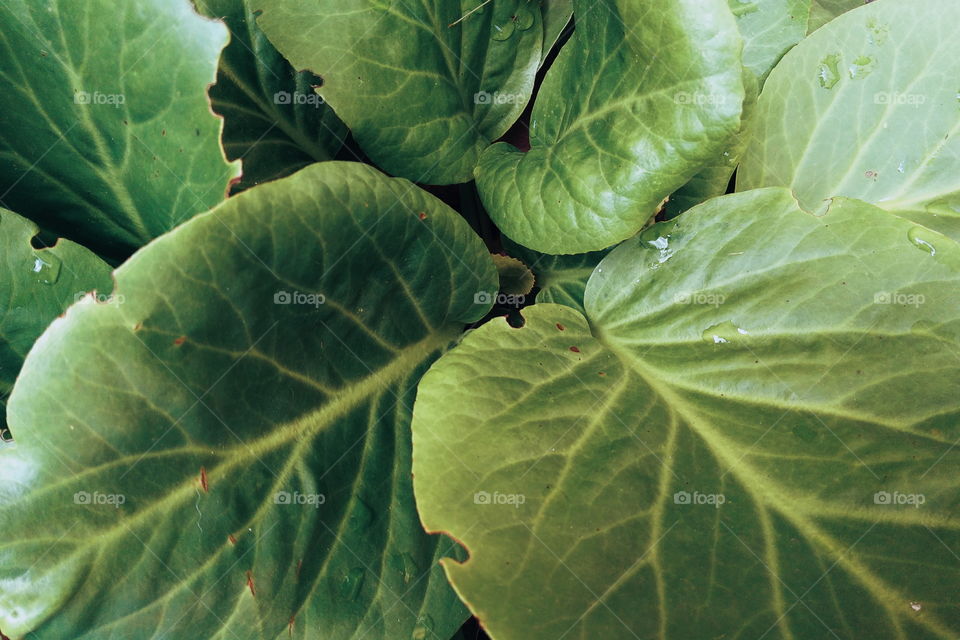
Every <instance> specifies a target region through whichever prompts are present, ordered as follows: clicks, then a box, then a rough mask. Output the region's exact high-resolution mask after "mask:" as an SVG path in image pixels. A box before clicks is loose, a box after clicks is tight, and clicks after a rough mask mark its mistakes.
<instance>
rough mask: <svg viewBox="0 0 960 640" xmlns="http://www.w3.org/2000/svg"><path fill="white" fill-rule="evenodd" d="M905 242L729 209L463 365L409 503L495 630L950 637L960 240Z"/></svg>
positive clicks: (679, 231) (702, 216) (758, 198)
mask: <svg viewBox="0 0 960 640" xmlns="http://www.w3.org/2000/svg"><path fill="white" fill-rule="evenodd" d="M911 227H912V225H911V223H909V222H907V221H905V220H903V219H901V218H898V217H895V216H891V215H889V214H887V213H885V212H883V211H881V210H879V209H876V208H874V207H872V206H871V205H868V204H865V203H862V202H858V201H855V200H844V199H838V200H835V201H834V203H833V205H832V207H831V209H830V210H829V211H828V212H827V213H826V214H825V215H824V216H823V217H819V218H818V217H814V216H813V215H810V214H809V213H807V212H804V211H802V210H800V209H799V208H798V207H797V204H796V202H795V201H794V200H793V198H792V196H791V194H790V193H789V192H788V191H787V190H785V189H764V190H758V191H752V192H748V193H743V194H736V195H734V196H728V197H725V198H719V199H715V200H712V201H711V202H709V203H707V204H705V205H703V206H701V207H698V208H697V209H694V210H692V211H690V212H689V213H687V214H684V215H683V216H681V217H680V218H678V219H677V220H676V221H673V222H670V223H664V224H660V225H657V226H655V227H653V228H651V230H649V231H648V232H645V233H644V234H642V235H641V236H640V237H638V238H635V239H632V240H630V241H628V242H626V243H624V244H623V245H621V246H620V247H618V248H617V249H615V250H614V251H613V252H611V254H610V255H609V256H608V257H607V258H605V259H604V261H603V262H602V263H601V264H600V266H599V267H598V268H597V270H596V272H595V273H594V275H593V276H592V277H591V279H590V282H589V283H588V285H587V291H586V303H585V306H586V316H584V315H582V314H580V313H578V312H577V311H575V310H573V309H570V308H568V307H565V306H558V305H536V306H534V307H531V308H529V309H525V310H524V312H523V313H524V316H525V318H526V325H525V326H524V327H523V328H522V329H514V328H512V327H509V326H507V325H506V324H505V323H502V322H494V323H490V324H487V325H485V326H483V327H481V328H480V329H478V330H477V331H474V332H472V333H470V334H469V335H467V336H466V338H465V339H464V341H463V342H462V343H461V344H460V345H459V346H458V347H456V348H455V349H453V350H452V351H451V352H449V353H448V354H446V355H444V356H443V357H442V358H441V359H440V360H439V361H438V362H437V363H436V364H435V365H434V366H433V367H432V368H431V370H430V371H429V372H428V373H427V375H426V376H425V377H424V379H423V382H422V383H421V386H420V390H419V394H418V398H417V404H416V407H415V411H414V426H413V429H414V459H415V463H414V473H415V489H416V494H417V503H418V506H419V508H420V512H421V515H422V517H423V520H424V523H425V525H426V526H427V528H428V529H430V530H442V531H449V532H450V533H451V534H452V535H454V536H456V537H457V538H458V539H459V540H461V541H462V542H463V543H464V544H465V546H466V547H467V549H468V551H469V553H470V559H469V560H468V561H467V562H466V563H463V564H459V563H456V562H448V561H445V566H446V569H447V572H448V575H449V576H450V578H451V580H452V582H453V584H454V586H455V588H456V589H457V590H458V592H459V593H460V594H461V595H462V597H463V598H464V599H465V601H466V602H467V603H468V605H469V606H470V607H471V609H472V610H473V611H474V613H476V614H477V615H478V616H479V617H480V619H481V620H482V621H483V622H484V625H485V626H486V627H487V628H488V629H489V630H490V632H491V634H492V636H493V637H495V638H497V640H513V639H523V640H541V639H542V640H555V639H556V638H561V637H562V638H567V637H573V638H633V637H637V638H652V637H661V638H672V639H676V640H686V639H688V638H690V639H692V638H707V637H710V638H715V637H730V638H760V637H763V638H775V639H784V640H786V639H789V638H793V639H797V638H825V637H830V638H833V637H837V638H868V637H869V638H891V639H893V638H898V639H903V638H910V639H911V640H915V639H916V640H926V639H933V638H938V639H948V638H955V637H957V635H958V633H960V614H958V611H957V608H956V606H955V604H954V601H955V593H956V591H957V589H958V587H960V561H958V560H957V553H958V550H960V526H958V523H957V519H956V512H957V508H958V507H960V480H958V478H957V474H956V467H957V464H958V463H960V452H958V450H957V448H956V447H955V443H956V441H957V438H958V437H960V429H958V424H960V421H958V418H960V293H958V292H960V246H958V245H957V244H956V243H954V242H953V241H951V240H949V239H947V238H945V237H943V236H939V241H938V242H937V252H936V254H935V255H931V254H930V253H928V252H925V251H920V250H918V249H917V248H916V247H914V246H912V244H911V241H910V238H909V236H910V233H911ZM467 381H469V384H466V382H467ZM462 451H469V452H470V454H469V455H468V456H467V455H460V456H456V455H454V454H453V453H451V452H462Z"/></svg>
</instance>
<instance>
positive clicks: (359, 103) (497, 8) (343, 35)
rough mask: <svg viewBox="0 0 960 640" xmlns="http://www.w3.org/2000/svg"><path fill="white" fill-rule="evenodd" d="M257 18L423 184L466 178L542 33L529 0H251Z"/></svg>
mask: <svg viewBox="0 0 960 640" xmlns="http://www.w3.org/2000/svg"><path fill="white" fill-rule="evenodd" d="M250 4H251V6H253V7H255V8H257V9H262V11H263V15H262V16H261V17H260V18H259V24H260V26H261V27H262V28H263V30H264V32H265V33H266V34H267V36H268V37H269V38H270V40H271V41H272V42H273V43H274V44H275V45H276V47H277V49H279V50H280V52H281V53H283V55H284V56H286V57H287V59H289V60H290V62H292V63H293V65H294V66H295V67H296V68H297V69H309V70H310V71H312V72H314V73H316V74H318V75H319V76H321V77H322V78H323V86H322V87H321V88H320V89H319V93H320V95H322V96H323V98H324V100H326V101H327V102H328V103H329V104H330V105H331V106H332V107H333V108H334V110H335V111H336V112H337V115H339V116H340V118H342V119H343V121H344V122H346V123H347V126H349V127H350V131H351V132H352V133H353V135H354V137H355V138H356V139H357V142H358V143H359V144H360V146H361V147H362V148H363V150H364V151H365V152H366V154H367V155H368V156H370V158H371V159H372V160H373V161H374V162H375V163H377V164H378V165H379V166H381V167H383V168H384V169H385V170H386V171H389V172H390V173H393V174H396V175H401V176H404V177H406V178H410V179H411V180H414V181H416V182H426V183H430V184H450V183H456V182H467V181H468V180H470V178H471V176H472V172H473V168H474V166H476V163H477V159H478V158H479V156H480V152H481V151H482V150H483V149H484V148H485V147H486V146H487V145H489V144H490V142H491V141H492V140H495V139H496V138H499V137H500V136H501V135H503V134H504V133H505V132H506V131H507V129H508V128H509V127H510V125H511V124H513V123H514V121H516V119H517V118H518V117H519V116H520V113H521V112H522V111H523V109H524V106H525V105H526V104H527V101H528V100H529V99H530V93H531V92H532V91H533V82H534V76H535V74H536V71H537V67H538V66H539V63H540V54H541V47H542V43H543V38H544V31H543V26H542V18H541V15H540V8H539V5H538V4H537V3H535V2H529V1H528V0H506V1H501V0H497V2H488V1H483V0H457V1H451V0H424V1H417V2H407V1H405V0H404V1H397V0H393V1H390V2H385V1H384V0H252V1H251V2H250Z"/></svg>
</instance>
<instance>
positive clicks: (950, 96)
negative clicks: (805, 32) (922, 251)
mask: <svg viewBox="0 0 960 640" xmlns="http://www.w3.org/2000/svg"><path fill="white" fill-rule="evenodd" d="M958 22H960V3H957V2H953V1H952V0H914V1H911V2H900V1H899V0H877V1H876V2H872V3H870V4H869V5H867V6H864V7H862V8H860V9H856V10H854V11H850V12H849V13H846V14H844V15H842V16H840V17H839V18H837V19H836V20H834V21H832V22H830V23H829V24H828V25H827V26H825V27H823V28H822V29H820V30H818V31H817V32H816V33H814V34H813V35H811V36H810V37H809V38H807V39H806V40H804V41H803V42H801V43H800V44H799V45H797V46H796V47H795V48H794V49H793V50H792V51H790V53H788V54H787V55H786V56H785V57H784V59H783V61H781V63H780V64H779V65H777V68H776V69H774V71H773V73H771V74H770V77H769V79H768V80H767V83H766V85H765V86H764V89H763V93H762V94H761V96H760V101H759V104H758V106H757V113H756V117H755V123H754V125H753V133H752V135H753V138H752V142H751V144H750V147H749V148H748V150H747V152H746V154H745V156H744V159H743V164H742V166H741V169H740V173H739V174H738V179H737V187H738V189H741V190H746V189H753V188H757V187H766V186H789V187H790V188H791V189H792V190H793V191H794V193H796V194H797V197H798V198H799V199H800V202H801V203H802V204H803V205H804V206H805V207H807V208H809V209H815V208H817V207H819V206H820V203H821V201H822V200H823V199H825V198H830V197H832V196H848V197H852V198H859V199H861V200H865V201H868V202H872V203H874V204H876V205H877V206H879V207H881V208H883V209H886V210H887V211H892V212H894V213H896V214H898V215H901V216H904V217H906V218H909V219H911V220H913V221H915V222H918V223H920V224H923V225H925V226H929V227H931V228H933V229H935V230H937V231H940V232H942V233H946V234H948V235H950V236H951V237H953V238H954V239H960V172H958V171H957V170H956V167H957V163H958V161H960V137H958V136H957V135H956V132H957V130H958V129H960V108H958V100H957V95H958V93H957V88H958V86H960V85H958V84H957V78H958V77H960V42H958V40H957V38H956V37H955V35H954V33H953V28H954V25H956V24H957V23H958Z"/></svg>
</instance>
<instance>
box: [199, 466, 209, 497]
mask: <svg viewBox="0 0 960 640" xmlns="http://www.w3.org/2000/svg"><path fill="white" fill-rule="evenodd" d="M200 486H201V487H203V492H204V493H210V484H209V483H208V482H207V469H206V467H200Z"/></svg>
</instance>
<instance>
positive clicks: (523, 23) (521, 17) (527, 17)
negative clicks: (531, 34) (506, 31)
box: [513, 7, 536, 31]
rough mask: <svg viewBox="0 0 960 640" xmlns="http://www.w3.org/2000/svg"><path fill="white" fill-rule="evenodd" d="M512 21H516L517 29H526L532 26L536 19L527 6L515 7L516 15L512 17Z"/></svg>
mask: <svg viewBox="0 0 960 640" xmlns="http://www.w3.org/2000/svg"><path fill="white" fill-rule="evenodd" d="M513 21H514V23H516V25H517V30H518V31H526V30H527V29H529V28H530V27H532V26H533V23H534V22H535V21H536V20H535V18H534V17H533V12H531V11H530V10H529V9H527V8H524V7H521V8H519V9H517V15H515V16H514V17H513Z"/></svg>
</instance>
